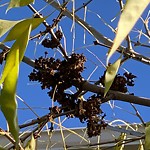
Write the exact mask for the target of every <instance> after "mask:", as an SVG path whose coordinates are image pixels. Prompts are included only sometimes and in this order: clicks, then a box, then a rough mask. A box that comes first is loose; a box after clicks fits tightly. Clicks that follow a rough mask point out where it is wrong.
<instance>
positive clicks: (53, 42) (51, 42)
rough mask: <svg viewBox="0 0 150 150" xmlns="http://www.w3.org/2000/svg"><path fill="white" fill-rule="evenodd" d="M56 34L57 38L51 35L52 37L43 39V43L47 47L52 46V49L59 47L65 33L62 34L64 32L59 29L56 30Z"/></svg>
mask: <svg viewBox="0 0 150 150" xmlns="http://www.w3.org/2000/svg"><path fill="white" fill-rule="evenodd" d="M55 35H56V38H57V39H56V38H55V37H53V36H51V39H44V40H43V41H42V45H43V46H44V47H47V48H52V49H53V48H57V47H58V46H59V44H60V43H59V42H60V40H61V39H62V37H63V34H62V32H61V31H60V30H57V31H56V32H55Z"/></svg>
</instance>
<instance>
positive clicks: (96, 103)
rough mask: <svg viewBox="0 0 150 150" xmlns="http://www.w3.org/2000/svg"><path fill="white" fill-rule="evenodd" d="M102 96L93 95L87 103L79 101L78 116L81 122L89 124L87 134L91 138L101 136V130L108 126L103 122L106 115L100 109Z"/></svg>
mask: <svg viewBox="0 0 150 150" xmlns="http://www.w3.org/2000/svg"><path fill="white" fill-rule="evenodd" d="M100 105H101V96H99V95H97V96H96V95H93V96H91V97H90V98H89V99H87V101H81V100H80V101H79V107H78V108H79V111H78V112H79V114H78V115H77V116H76V117H78V118H79V119H80V121H81V122H84V121H86V122H87V134H88V136H89V137H92V136H97V135H100V133H101V128H102V127H103V128H105V127H106V126H107V124H106V123H105V121H104V120H103V119H104V117H105V115H102V114H103V111H102V110H101V108H100Z"/></svg>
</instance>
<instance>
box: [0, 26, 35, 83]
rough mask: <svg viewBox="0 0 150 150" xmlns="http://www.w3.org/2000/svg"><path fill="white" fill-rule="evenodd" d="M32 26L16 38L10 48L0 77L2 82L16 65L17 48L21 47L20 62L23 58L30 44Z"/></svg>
mask: <svg viewBox="0 0 150 150" xmlns="http://www.w3.org/2000/svg"><path fill="white" fill-rule="evenodd" d="M31 27H32V26H30V27H29V26H28V28H27V29H26V30H25V31H24V32H23V33H22V35H21V36H20V37H19V38H18V39H17V40H16V42H15V43H14V44H13V46H12V47H11V49H10V52H9V53H8V55H7V59H6V63H5V67H4V70H3V74H2V77H1V79H0V84H2V83H3V82H4V80H5V78H6V76H7V74H8V73H9V72H10V70H11V68H13V66H14V65H15V57H16V56H15V54H16V52H15V50H16V49H19V62H20V61H21V60H22V58H23V56H24V52H25V49H26V47H27V45H28V40H29V36H30V32H31Z"/></svg>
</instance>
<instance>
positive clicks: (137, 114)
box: [131, 103, 146, 127]
mask: <svg viewBox="0 0 150 150" xmlns="http://www.w3.org/2000/svg"><path fill="white" fill-rule="evenodd" d="M131 106H132V107H133V109H134V110H135V112H136V116H137V117H138V118H139V119H140V121H141V122H142V124H143V126H144V127H146V124H145V122H144V120H143V119H142V117H141V115H140V113H139V111H138V110H137V109H136V107H135V106H134V104H132V103H131Z"/></svg>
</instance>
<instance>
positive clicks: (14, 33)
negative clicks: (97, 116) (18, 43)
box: [3, 18, 45, 42]
mask: <svg viewBox="0 0 150 150" xmlns="http://www.w3.org/2000/svg"><path fill="white" fill-rule="evenodd" d="M44 20H45V18H30V19H26V20H23V21H21V22H19V23H18V24H16V25H15V26H14V27H13V28H12V29H11V30H10V32H9V33H8V35H7V37H6V38H5V40H4V41H3V42H8V41H12V40H15V39H17V38H18V37H20V35H22V34H23V33H24V31H26V30H27V28H28V27H29V25H32V30H34V29H35V28H37V27H38V26H39V25H40V23H41V22H43V21H44Z"/></svg>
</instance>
